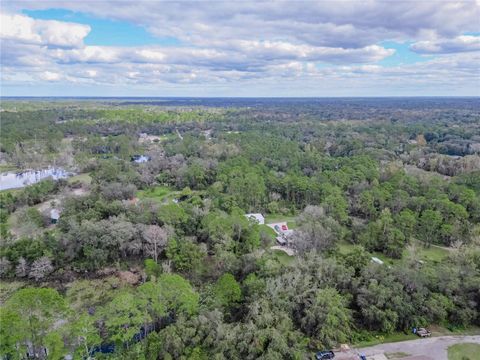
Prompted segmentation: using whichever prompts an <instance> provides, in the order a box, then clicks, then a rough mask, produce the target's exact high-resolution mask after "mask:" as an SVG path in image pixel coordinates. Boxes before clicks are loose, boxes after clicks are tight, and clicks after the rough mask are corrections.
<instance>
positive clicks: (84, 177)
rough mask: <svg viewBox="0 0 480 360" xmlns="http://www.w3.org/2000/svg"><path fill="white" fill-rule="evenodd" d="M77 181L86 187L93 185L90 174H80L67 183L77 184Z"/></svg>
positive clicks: (69, 179)
mask: <svg viewBox="0 0 480 360" xmlns="http://www.w3.org/2000/svg"><path fill="white" fill-rule="evenodd" d="M77 181H78V182H80V183H82V184H85V185H90V184H91V183H92V177H91V176H90V174H88V173H85V174H78V175H75V176H72V177H69V178H68V179H67V182H68V183H69V184H73V183H74V182H77Z"/></svg>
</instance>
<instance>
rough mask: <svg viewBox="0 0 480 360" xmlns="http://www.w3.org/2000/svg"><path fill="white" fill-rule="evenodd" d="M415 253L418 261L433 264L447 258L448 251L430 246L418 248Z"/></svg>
mask: <svg viewBox="0 0 480 360" xmlns="http://www.w3.org/2000/svg"><path fill="white" fill-rule="evenodd" d="M417 251H418V256H419V257H420V260H423V261H430V262H434V263H438V262H442V261H443V260H444V259H445V258H447V257H448V254H449V251H448V250H445V249H442V248H441V247H436V246H430V247H429V248H425V247H423V246H419V247H418V248H417Z"/></svg>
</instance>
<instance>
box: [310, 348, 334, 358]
mask: <svg viewBox="0 0 480 360" xmlns="http://www.w3.org/2000/svg"><path fill="white" fill-rule="evenodd" d="M334 357H335V354H334V353H333V351H331V350H326V351H319V352H317V353H316V354H315V359H317V360H327V359H333V358H334Z"/></svg>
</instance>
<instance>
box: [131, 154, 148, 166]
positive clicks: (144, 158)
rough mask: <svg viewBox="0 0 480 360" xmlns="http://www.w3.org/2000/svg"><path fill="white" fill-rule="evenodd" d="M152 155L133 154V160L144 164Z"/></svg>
mask: <svg viewBox="0 0 480 360" xmlns="http://www.w3.org/2000/svg"><path fill="white" fill-rule="evenodd" d="M150 160H151V157H150V156H147V155H133V156H132V161H133V162H136V163H137V164H142V163H146V162H147V161H150Z"/></svg>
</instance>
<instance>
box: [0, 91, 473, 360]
mask: <svg viewBox="0 0 480 360" xmlns="http://www.w3.org/2000/svg"><path fill="white" fill-rule="evenodd" d="M479 105H480V102H479V100H478V98H467V99H460V98H459V99H455V98H446V99H433V98H425V99H421V98H420V99H418V98H417V99H414V98H398V99H163V100H159V99H156V100H155V99H153V100H152V99H134V98H133V99H107V98H106V99H98V100H92V99H83V100H78V99H77V100H75V99H56V100H54V99H36V100H35V99H30V100H28V99H27V100H19V99H3V100H2V103H1V112H0V116H1V133H0V140H1V144H0V169H1V170H2V172H4V173H7V172H10V173H15V174H17V175H19V176H20V174H21V173H22V172H24V171H27V170H40V169H45V168H48V167H57V168H62V169H65V170H66V171H68V172H69V174H70V175H71V176H68V177H66V178H64V179H59V180H54V179H51V178H47V179H44V180H42V181H39V182H36V183H32V184H30V185H28V186H24V187H23V186H22V187H18V188H12V189H5V190H3V191H1V192H0V232H1V244H0V276H1V278H2V281H1V286H0V288H1V294H0V303H1V307H0V320H1V326H0V339H2V341H1V342H0V358H2V359H23V358H24V356H25V354H26V353H27V352H28V353H30V354H31V356H32V357H34V358H38V359H47V358H48V359H63V358H64V357H65V356H66V355H69V356H70V358H72V357H73V359H88V358H95V359H152V360H155V359H191V360H193V359H219V360H220V359H272V360H273V359H307V358H311V356H312V354H313V353H314V352H315V351H316V350H319V349H326V348H332V347H335V346H338V345H339V344H343V343H349V344H358V343H362V342H368V341H370V340H372V339H375V338H377V339H378V338H379V337H384V338H388V336H391V335H392V334H398V333H400V334H403V333H405V334H408V333H410V332H411V329H412V328H413V327H422V326H433V327H435V326H437V327H439V328H440V327H441V328H445V329H448V330H449V331H467V330H468V329H471V328H477V329H478V326H480V106H479ZM54 213H57V214H59V215H58V216H54V215H52V214H54ZM250 213H255V214H262V216H263V217H264V218H265V223H263V222H260V223H259V222H258V221H255V220H254V219H252V218H250V217H247V216H245V215H246V214H250ZM274 224H282V225H281V226H285V229H286V228H288V230H287V231H283V230H284V229H283V228H282V229H279V228H278V227H275V226H274ZM270 225H272V226H270Z"/></svg>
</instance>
